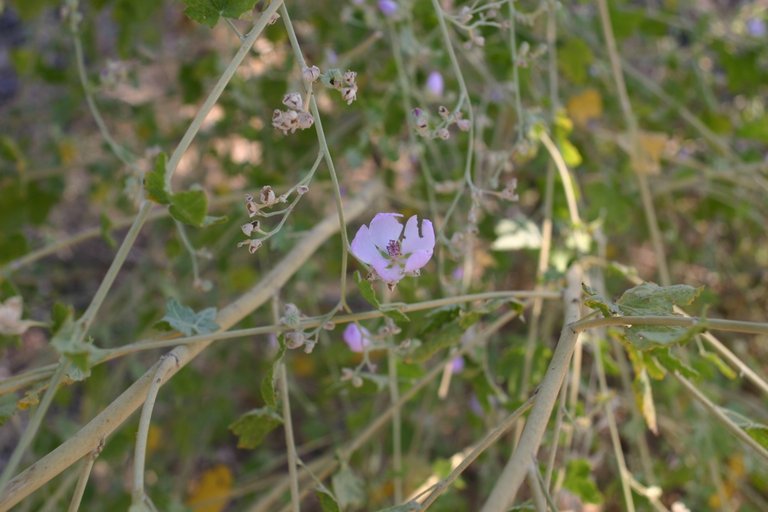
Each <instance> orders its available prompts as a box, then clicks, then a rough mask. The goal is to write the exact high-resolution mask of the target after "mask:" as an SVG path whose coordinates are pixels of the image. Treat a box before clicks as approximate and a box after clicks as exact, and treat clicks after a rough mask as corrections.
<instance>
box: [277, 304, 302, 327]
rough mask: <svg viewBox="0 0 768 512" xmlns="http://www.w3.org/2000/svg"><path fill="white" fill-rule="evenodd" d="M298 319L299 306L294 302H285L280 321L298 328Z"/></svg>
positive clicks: (299, 317) (299, 313)
mask: <svg viewBox="0 0 768 512" xmlns="http://www.w3.org/2000/svg"><path fill="white" fill-rule="evenodd" d="M300 321H301V311H300V310H299V308H298V307H296V304H292V303H290V302H289V303H287V304H286V305H285V306H284V308H283V317H282V318H281V319H280V323H283V324H285V325H289V326H291V327H294V328H298V327H299V322H300Z"/></svg>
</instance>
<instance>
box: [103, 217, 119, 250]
mask: <svg viewBox="0 0 768 512" xmlns="http://www.w3.org/2000/svg"><path fill="white" fill-rule="evenodd" d="M99 228H100V231H101V238H103V239H104V241H105V242H107V245H108V246H109V247H110V248H111V249H114V248H115V247H117V242H116V241H115V237H113V236H112V221H111V220H110V219H109V217H108V216H107V215H105V214H103V213H102V214H101V215H100V216H99Z"/></svg>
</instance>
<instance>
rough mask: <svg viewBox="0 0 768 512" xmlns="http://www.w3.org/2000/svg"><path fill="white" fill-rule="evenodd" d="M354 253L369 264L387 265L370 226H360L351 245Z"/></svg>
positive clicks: (350, 247)
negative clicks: (374, 241)
mask: <svg viewBox="0 0 768 512" xmlns="http://www.w3.org/2000/svg"><path fill="white" fill-rule="evenodd" d="M349 249H350V251H352V255H353V256H354V257H355V258H357V259H358V260H360V261H362V262H363V263H366V264H368V265H374V266H376V265H386V263H387V261H386V260H385V259H384V257H383V256H382V255H381V253H380V252H379V250H378V249H377V248H376V245H375V244H374V243H373V239H372V238H371V232H370V230H369V229H368V226H365V225H363V226H360V229H358V230H357V234H356V235H355V238H354V239H353V240H352V243H351V244H350V246H349Z"/></svg>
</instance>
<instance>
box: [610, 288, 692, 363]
mask: <svg viewBox="0 0 768 512" xmlns="http://www.w3.org/2000/svg"><path fill="white" fill-rule="evenodd" d="M701 290H702V288H694V287H693V286H688V285H684V284H678V285H672V286H659V285H657V284H654V283H643V284H641V285H638V286H635V287H634V288H630V289H629V290H627V291H625V292H624V294H623V295H622V296H621V297H620V298H619V300H618V301H616V305H617V306H618V308H619V310H620V311H621V313H622V314H623V315H627V316H677V315H675V313H674V311H673V307H674V306H687V305H688V304H690V303H692V302H693V301H694V300H695V299H696V297H698V296H699V294H700V293H701ZM703 330H704V327H702V326H693V327H689V328H686V327H677V326H664V325H633V326H631V327H628V328H627V329H626V330H625V332H626V336H627V339H628V340H629V342H630V343H632V344H634V345H635V346H636V347H637V348H639V349H640V350H647V349H650V348H653V347H663V346H669V345H672V344H676V343H683V342H685V341H688V340H689V339H690V338H691V337H692V336H693V335H695V334H697V333H699V332H701V331H703Z"/></svg>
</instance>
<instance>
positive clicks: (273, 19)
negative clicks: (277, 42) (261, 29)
mask: <svg viewBox="0 0 768 512" xmlns="http://www.w3.org/2000/svg"><path fill="white" fill-rule="evenodd" d="M279 19H280V14H278V13H274V14H273V15H272V16H270V18H269V21H268V22H267V25H274V24H275V23H277V20H279Z"/></svg>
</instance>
